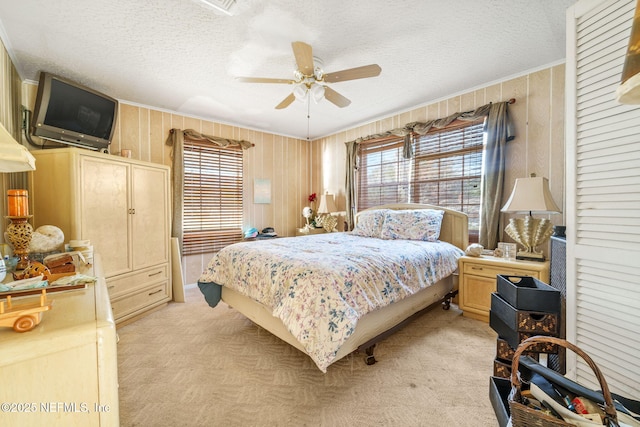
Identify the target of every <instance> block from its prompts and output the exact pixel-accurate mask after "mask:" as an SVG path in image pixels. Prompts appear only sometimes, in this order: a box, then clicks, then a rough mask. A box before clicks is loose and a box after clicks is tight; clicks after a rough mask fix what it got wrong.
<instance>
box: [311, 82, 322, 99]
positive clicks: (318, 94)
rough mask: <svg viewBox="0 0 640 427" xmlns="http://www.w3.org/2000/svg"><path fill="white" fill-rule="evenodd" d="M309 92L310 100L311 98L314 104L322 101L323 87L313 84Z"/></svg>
mask: <svg viewBox="0 0 640 427" xmlns="http://www.w3.org/2000/svg"><path fill="white" fill-rule="evenodd" d="M309 92H311V98H313V101H314V102H315V103H316V104H317V103H318V102H320V101H322V99H323V98H324V86H323V85H319V84H314V85H313V86H311V89H309Z"/></svg>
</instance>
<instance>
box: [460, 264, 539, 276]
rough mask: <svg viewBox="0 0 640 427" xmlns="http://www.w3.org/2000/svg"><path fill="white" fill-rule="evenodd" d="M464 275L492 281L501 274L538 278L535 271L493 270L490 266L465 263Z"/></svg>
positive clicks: (504, 268)
mask: <svg viewBox="0 0 640 427" xmlns="http://www.w3.org/2000/svg"><path fill="white" fill-rule="evenodd" d="M464 273H465V274H473V275H475V276H483V277H491V278H493V279H495V278H496V276H497V275H498V274H502V275H505V276H533V277H538V274H539V272H537V271H535V270H521V269H518V268H507V267H501V268H494V267H492V266H486V265H479V264H473V263H465V264H464Z"/></svg>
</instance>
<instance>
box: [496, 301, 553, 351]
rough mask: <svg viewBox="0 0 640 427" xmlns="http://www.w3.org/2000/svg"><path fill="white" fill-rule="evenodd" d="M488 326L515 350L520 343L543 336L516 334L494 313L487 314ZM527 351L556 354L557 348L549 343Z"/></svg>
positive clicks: (530, 333)
mask: <svg viewBox="0 0 640 427" xmlns="http://www.w3.org/2000/svg"><path fill="white" fill-rule="evenodd" d="M489 325H490V326H491V328H492V329H493V330H494V331H496V332H497V333H498V336H499V337H501V338H502V339H504V340H505V341H507V343H508V344H509V346H511V348H517V347H518V345H519V344H520V342H522V341H524V340H526V339H527V338H531V337H533V336H535V335H544V334H540V333H536V332H518V331H516V330H513V329H512V328H510V327H509V326H508V325H507V324H506V323H504V321H502V319H500V318H499V317H498V316H497V315H496V313H495V312H494V311H491V312H490V313H489ZM528 350H529V351H532V352H536V353H552V354H555V353H557V352H558V346H557V345H556V344H551V343H537V344H535V345H534V346H532V347H529V348H528Z"/></svg>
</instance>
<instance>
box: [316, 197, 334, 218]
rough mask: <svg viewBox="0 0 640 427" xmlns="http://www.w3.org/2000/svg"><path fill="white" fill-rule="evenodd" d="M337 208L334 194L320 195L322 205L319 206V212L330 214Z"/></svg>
mask: <svg viewBox="0 0 640 427" xmlns="http://www.w3.org/2000/svg"><path fill="white" fill-rule="evenodd" d="M336 210H337V209H336V203H335V200H334V197H333V194H329V193H326V194H323V195H321V196H320V205H319V206H318V213H319V214H328V213H331V212H335V211H336Z"/></svg>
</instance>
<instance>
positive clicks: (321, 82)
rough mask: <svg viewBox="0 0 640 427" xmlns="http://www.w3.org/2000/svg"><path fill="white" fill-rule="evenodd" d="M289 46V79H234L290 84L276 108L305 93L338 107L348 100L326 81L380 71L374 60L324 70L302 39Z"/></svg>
mask: <svg viewBox="0 0 640 427" xmlns="http://www.w3.org/2000/svg"><path fill="white" fill-rule="evenodd" d="M291 46H292V47H293V54H294V56H295V58H296V65H297V67H298V68H297V69H296V70H295V71H294V73H293V74H294V78H293V79H273V78H268V77H237V78H236V79H237V80H238V81H241V82H247V83H285V84H292V85H294V88H293V92H292V93H290V94H289V96H287V97H286V98H285V99H283V100H282V102H280V103H279V104H278V105H276V109H278V110H280V109H282V108H286V107H288V106H289V105H290V104H291V103H292V102H293V101H295V100H296V99H301V100H302V99H304V98H305V97H306V96H307V94H308V95H309V96H310V97H311V98H312V99H313V100H314V101H315V102H319V101H320V100H321V99H322V98H327V100H329V102H332V103H333V104H335V105H337V106H338V107H340V108H343V107H346V106H347V105H349V104H351V101H350V100H349V99H348V98H345V97H344V96H343V95H340V94H339V93H338V92H336V91H335V90H333V89H331V88H330V87H329V86H327V85H326V83H338V82H343V81H346V80H356V79H364V78H368V77H375V76H377V75H379V74H380V72H381V71H382V69H381V68H380V66H379V65H378V64H371V65H364V66H362V67H356V68H349V69H347V70H342V71H336V72H334V73H326V74H325V73H324V70H323V69H322V63H321V61H320V60H319V59H318V58H314V56H313V51H312V49H311V46H310V45H308V44H306V43H304V42H293V43H291ZM314 62H315V64H314Z"/></svg>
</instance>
